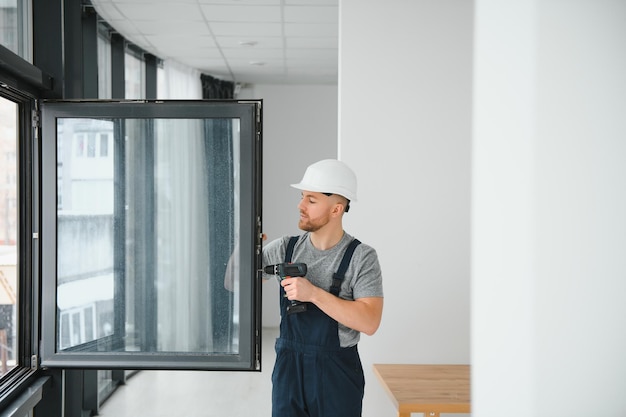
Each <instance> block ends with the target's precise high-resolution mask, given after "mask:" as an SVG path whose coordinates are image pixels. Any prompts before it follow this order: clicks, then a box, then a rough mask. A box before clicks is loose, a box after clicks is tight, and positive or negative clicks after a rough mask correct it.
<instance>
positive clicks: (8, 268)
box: [0, 97, 18, 376]
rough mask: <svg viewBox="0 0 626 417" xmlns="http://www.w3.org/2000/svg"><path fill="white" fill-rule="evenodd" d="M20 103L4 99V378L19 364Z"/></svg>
mask: <svg viewBox="0 0 626 417" xmlns="http://www.w3.org/2000/svg"><path fill="white" fill-rule="evenodd" d="M16 128H17V104H15V103H13V102H12V101H9V100H7V99H5V98H1V97H0V159H1V160H2V163H0V376H1V375H4V374H6V373H7V372H8V371H10V370H11V369H13V368H14V367H15V365H16V347H17V340H16V334H17V332H16V330H17V325H18V323H17V302H18V301H17V300H18V297H17V272H18V271H17V267H18V262H17V261H18V259H17V225H18V207H17V206H18V205H17V132H16Z"/></svg>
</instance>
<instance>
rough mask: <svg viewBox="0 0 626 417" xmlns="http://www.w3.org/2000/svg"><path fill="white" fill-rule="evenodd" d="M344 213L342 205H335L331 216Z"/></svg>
mask: <svg viewBox="0 0 626 417" xmlns="http://www.w3.org/2000/svg"><path fill="white" fill-rule="evenodd" d="M345 211H346V206H345V205H344V204H343V203H335V205H334V206H333V211H332V213H333V214H336V215H340V214H342V213H344V212H345Z"/></svg>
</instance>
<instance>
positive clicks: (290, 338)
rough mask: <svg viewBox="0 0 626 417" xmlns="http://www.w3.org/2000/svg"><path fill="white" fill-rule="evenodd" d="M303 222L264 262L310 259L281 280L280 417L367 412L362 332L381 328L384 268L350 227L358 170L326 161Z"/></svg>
mask: <svg viewBox="0 0 626 417" xmlns="http://www.w3.org/2000/svg"><path fill="white" fill-rule="evenodd" d="M292 187H294V188H297V189H300V190H302V198H301V200H300V203H299V204H298V209H299V210H300V220H299V223H298V227H299V228H300V229H301V230H303V231H304V233H303V234H301V235H299V236H295V237H289V236H285V237H282V238H279V239H276V240H274V241H272V242H270V243H268V244H267V245H266V246H265V247H264V249H263V264H264V267H265V266H267V265H273V264H279V263H304V264H305V265H306V267H307V272H306V276H304V277H285V278H282V277H281V280H280V303H281V308H280V311H281V322H280V335H279V338H278V339H277V340H276V363H275V365H274V370H273V373H272V384H273V389H272V416H273V417H296V416H297V417H304V416H307V417H333V416H336V417H358V416H361V410H362V402H363V393H364V387H365V380H364V377H363V368H362V365H361V361H360V358H359V353H358V350H357V343H358V341H359V337H360V334H361V333H365V334H367V335H372V334H374V333H375V332H376V330H377V329H378V326H379V324H380V321H381V316H382V310H383V288H382V274H381V269H380V265H379V262H378V256H377V254H376V252H375V250H374V249H373V248H371V247H370V246H368V245H366V244H363V243H360V242H359V241H358V240H357V239H354V238H353V237H352V236H350V235H349V234H348V233H346V232H345V231H344V230H343V225H342V219H343V215H344V213H346V212H347V211H348V210H349V208H350V204H351V203H352V202H354V201H356V197H357V196H356V191H357V181H356V176H355V174H354V172H353V171H352V170H351V169H350V168H349V167H348V166H347V165H346V164H345V163H343V162H341V161H338V160H334V159H326V160H322V161H319V162H317V163H314V164H312V165H310V166H309V167H308V168H307V169H306V171H305V173H304V177H303V178H302V181H301V182H300V183H298V184H292Z"/></svg>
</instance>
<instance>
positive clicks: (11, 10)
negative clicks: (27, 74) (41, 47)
mask: <svg viewBox="0 0 626 417" xmlns="http://www.w3.org/2000/svg"><path fill="white" fill-rule="evenodd" d="M30 4H31V2H30V0H0V45H2V46H4V47H5V48H7V49H9V50H10V51H11V52H14V53H15V54H17V55H19V56H21V57H22V58H24V59H25V60H27V61H29V62H31V61H32V53H31V47H30V44H31V33H30V18H31V16H30Z"/></svg>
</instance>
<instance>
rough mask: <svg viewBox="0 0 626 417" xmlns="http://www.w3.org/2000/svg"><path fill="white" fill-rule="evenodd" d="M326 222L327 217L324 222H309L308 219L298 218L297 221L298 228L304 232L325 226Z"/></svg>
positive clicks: (311, 231)
mask: <svg viewBox="0 0 626 417" xmlns="http://www.w3.org/2000/svg"><path fill="white" fill-rule="evenodd" d="M327 224H328V219H326V221H325V222H317V223H314V222H311V221H310V220H309V221H303V220H300V221H299V222H298V228H300V230H304V231H305V232H310V233H313V232H317V231H318V230H320V229H321V228H322V227H324V226H326V225H327Z"/></svg>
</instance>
